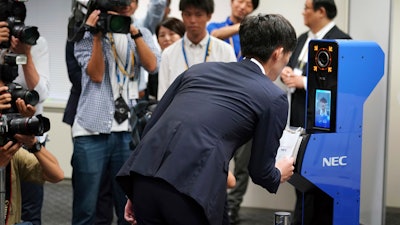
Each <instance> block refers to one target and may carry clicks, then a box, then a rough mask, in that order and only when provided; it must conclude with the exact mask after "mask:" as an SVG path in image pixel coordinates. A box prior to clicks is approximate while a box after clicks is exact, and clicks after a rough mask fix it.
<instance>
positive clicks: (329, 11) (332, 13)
mask: <svg viewBox="0 0 400 225" xmlns="http://www.w3.org/2000/svg"><path fill="white" fill-rule="evenodd" d="M312 2H313V3H312V4H313V7H314V11H315V10H317V9H319V8H325V11H326V15H327V17H328V18H329V19H331V20H332V19H334V18H335V17H336V14H337V8H336V4H335V1H334V0H313V1H312Z"/></svg>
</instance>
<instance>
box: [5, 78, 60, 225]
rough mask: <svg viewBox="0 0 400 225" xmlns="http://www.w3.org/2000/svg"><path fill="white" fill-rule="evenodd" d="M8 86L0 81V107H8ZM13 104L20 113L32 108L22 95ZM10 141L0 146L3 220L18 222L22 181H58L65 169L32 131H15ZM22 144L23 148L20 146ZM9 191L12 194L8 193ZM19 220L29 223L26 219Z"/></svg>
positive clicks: (8, 224) (27, 113)
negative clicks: (3, 205) (3, 178)
mask: <svg viewBox="0 0 400 225" xmlns="http://www.w3.org/2000/svg"><path fill="white" fill-rule="evenodd" d="M7 89H8V87H7V86H4V83H3V82H2V81H0V93H2V94H1V95H0V109H1V110H5V109H9V108H10V107H11V104H10V100H11V99H12V97H11V94H10V93H8V92H7ZM15 104H16V105H17V108H18V110H19V111H20V112H21V115H29V113H32V112H35V108H34V107H33V106H31V105H25V102H24V101H23V100H22V99H17V100H16V102H15ZM14 139H15V140H12V141H8V142H7V143H6V144H4V145H3V146H1V147H0V168H1V169H2V170H5V174H6V176H5V187H6V188H5V189H6V193H5V194H6V198H5V200H6V201H5V202H4V203H3V202H2V203H1V204H5V212H6V217H5V224H6V225H12V224H15V223H21V222H22V220H21V207H22V205H21V186H20V182H21V181H29V182H35V183H38V184H43V183H44V181H50V182H52V183H57V182H59V181H61V180H63V179H64V172H63V171H62V169H61V167H60V166H59V164H58V161H57V159H56V158H55V157H54V156H53V155H52V154H51V153H50V152H49V151H48V150H47V149H46V148H45V147H44V146H43V145H41V144H40V142H39V141H38V139H37V138H36V137H35V136H34V135H33V134H32V135H22V134H15V135H14ZM22 147H23V148H24V149H22ZM11 193H12V195H11ZM22 224H32V223H30V222H27V221H25V222H24V223H22Z"/></svg>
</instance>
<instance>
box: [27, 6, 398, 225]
mask: <svg viewBox="0 0 400 225" xmlns="http://www.w3.org/2000/svg"><path fill="white" fill-rule="evenodd" d="M147 2H148V0H140V9H139V11H138V12H137V13H138V15H139V16H140V15H141V13H143V12H144V11H145V10H146V5H147ZM336 2H337V4H338V8H339V14H338V17H337V18H336V19H335V21H336V23H337V24H338V26H339V27H341V28H342V29H343V30H345V31H347V30H349V31H350V34H351V35H352V36H353V37H354V38H362V39H366V38H368V39H371V38H369V37H375V36H376V37H377V38H376V39H375V38H374V39H373V40H376V41H378V42H379V43H380V44H381V43H383V45H384V46H385V49H386V52H387V53H388V51H387V50H388V45H387V43H385V40H383V41H382V38H384V37H383V35H384V34H385V32H387V30H388V29H387V26H386V23H385V24H384V25H383V26H382V24H380V23H378V21H381V20H382V19H387V18H386V17H385V15H387V14H388V12H389V9H388V7H387V2H388V0H384V1H375V3H374V0H352V1H351V4H352V6H353V7H351V8H352V10H351V11H350V15H351V17H350V19H351V20H353V21H357V23H354V22H353V23H350V26H349V25H348V24H349V23H348V21H349V19H348V16H347V15H348V12H349V10H348V7H347V6H348V4H350V3H349V1H348V0H337V1H336ZM353 2H354V3H353ZM370 2H371V4H372V3H373V4H372V6H371V7H367V8H366V5H368V4H370ZM394 2H396V4H394V9H393V11H397V12H400V8H399V4H400V3H399V1H398V0H395V1H394ZM178 3H179V1H178V0H172V5H171V8H172V12H171V16H176V17H178V18H180V12H179V10H178ZM70 5H71V2H70V1H66V0H41V1H40V2H38V1H34V0H31V1H29V2H28V3H27V6H28V18H27V20H26V24H27V25H36V26H38V27H39V31H40V33H41V34H42V35H43V36H45V37H46V38H47V40H48V42H49V49H50V57H51V77H52V78H51V79H52V80H51V81H52V88H51V92H52V95H51V99H49V100H48V101H47V102H46V107H45V113H46V116H47V117H49V118H50V119H51V123H52V124H51V125H52V127H51V130H50V142H49V143H48V147H49V149H51V151H52V152H53V153H54V154H55V155H56V156H57V158H58V159H59V160H60V163H61V166H62V167H63V169H64V171H65V175H66V177H71V172H72V170H71V166H70V158H71V155H72V144H71V135H70V127H69V126H68V125H66V124H64V123H62V122H61V120H62V113H63V108H64V105H65V99H66V98H67V97H68V90H69V87H70V84H69V81H68V76H67V72H66V67H65V58H64V46H65V40H66V35H67V28H66V25H67V18H68V16H69V15H70ZM215 5H216V7H215V13H214V15H213V18H212V20H213V21H223V20H225V18H226V17H227V16H228V15H229V14H230V0H215ZM303 8H304V1H301V0H300V1H299V0H280V1H276V0H261V1H260V6H259V8H258V9H257V11H256V13H280V14H282V15H284V16H285V17H287V18H288V19H289V21H291V22H292V24H293V26H294V27H295V28H296V31H297V33H298V34H300V33H301V32H304V31H305V30H306V27H305V26H304V25H303V19H302V15H301V12H302V10H303ZM364 8H365V9H364ZM397 14H399V13H397ZM366 15H371V16H366ZM372 15H373V16H372ZM376 15H379V16H376ZM399 16H400V15H396V18H397V21H399V20H400V19H399ZM365 21H368V22H365ZM376 23H378V24H377V25H376ZM399 25H400V23H399V22H397V26H394V25H393V26H392V28H393V31H395V32H396V33H397V34H396V35H395V37H396V40H400V37H399V35H400V31H399V28H398V27H399ZM396 27H397V29H396ZM372 28H373V29H372ZM353 30H354V33H353ZM362 30H364V31H362ZM356 31H357V32H356ZM358 31H360V32H358ZM361 31H362V32H361ZM392 40H393V46H392V49H399V44H397V43H395V41H394V40H395V38H392ZM381 41H382V42H381ZM395 47H396V48H395ZM392 54H393V59H392V62H398V61H399V58H400V57H399V51H397V52H396V51H392ZM396 54H397V55H396ZM395 59H396V60H395ZM392 64H393V65H392V73H393V74H395V73H396V74H398V73H400V68H399V66H400V65H399V64H398V63H392ZM55 78H57V79H55ZM390 79H391V84H392V86H391V88H390V90H391V95H390V104H389V108H390V109H391V110H390V111H389V116H388V124H389V125H390V126H389V127H388V135H387V138H388V164H387V165H388V167H387V179H386V180H387V185H388V186H387V188H386V196H387V197H386V199H387V205H388V206H393V207H400V199H399V198H400V197H399V196H400V195H399V194H398V190H399V188H400V185H399V179H398V178H397V177H396V175H397V173H398V165H399V164H400V156H399V154H400V153H399V151H397V149H398V147H397V146H399V144H400V143H399V140H398V138H396V137H397V136H396V137H395V134H398V133H399V131H400V130H399V129H400V124H399V116H398V115H399V114H400V113H399V110H400V109H399V108H400V107H399V102H400V92H399V84H400V80H399V79H400V78H399V76H390ZM56 80H58V81H56ZM378 89H379V90H378V92H377V93H374V94H373V95H374V96H375V97H373V98H375V101H377V102H372V104H371V103H368V104H369V105H368V108H367V110H368V111H370V114H369V115H368V117H367V118H368V120H371V121H373V122H372V125H373V126H375V125H376V119H374V118H373V117H374V116H376V114H375V113H374V111H375V109H382V110H384V109H385V108H386V105H384V102H385V99H382V97H381V96H382V95H384V94H385V89H386V82H385V81H384V82H383V83H380V84H379V87H378ZM55 93H63V94H55ZM375 104H377V106H378V107H376V106H375ZM371 112H372V114H371ZM377 113H378V116H379V118H380V116H381V113H382V111H381V110H378V111H377ZM382 118H385V116H383V117H382ZM382 123H384V121H382ZM376 127H378V128H379V129H382V127H381V124H378V125H377V126H376ZM369 128H370V129H372V130H373V129H374V128H375V127H373V128H371V126H370V127H369ZM384 138H385V132H384V131H383V132H381V134H379V141H378V143H372V144H371V145H372V146H375V144H377V145H379V146H378V147H377V148H376V149H378V150H379V151H384V149H382V146H381V144H382V142H384V140H383V139H384ZM383 146H384V143H383ZM382 154H383V153H382ZM379 182H380V185H383V182H384V181H383V180H380V181H379ZM367 194H369V193H367ZM294 201H295V196H294V191H293V187H292V186H291V185H289V184H283V185H282V186H281V187H280V189H279V190H278V193H277V194H276V195H271V194H268V192H267V191H265V190H263V189H261V188H260V187H258V186H255V185H253V184H251V185H250V186H249V189H248V192H247V193H246V195H245V198H244V202H243V206H251V207H263V208H272V209H286V210H292V208H293V205H294ZM372 224H379V223H372Z"/></svg>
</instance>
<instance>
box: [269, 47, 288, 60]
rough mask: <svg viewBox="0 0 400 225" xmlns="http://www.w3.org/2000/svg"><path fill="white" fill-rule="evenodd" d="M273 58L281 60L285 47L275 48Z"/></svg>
mask: <svg viewBox="0 0 400 225" xmlns="http://www.w3.org/2000/svg"><path fill="white" fill-rule="evenodd" d="M272 55H273V59H274V60H275V61H277V60H279V59H280V58H281V57H283V56H284V55H285V52H284V51H283V47H279V48H277V49H275V51H274V52H273V53H272Z"/></svg>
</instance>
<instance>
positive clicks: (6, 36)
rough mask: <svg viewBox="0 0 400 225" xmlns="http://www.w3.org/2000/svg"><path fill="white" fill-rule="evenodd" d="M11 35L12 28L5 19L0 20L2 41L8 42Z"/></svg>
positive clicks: (0, 40)
mask: <svg viewBox="0 0 400 225" xmlns="http://www.w3.org/2000/svg"><path fill="white" fill-rule="evenodd" d="M9 37H10V29H8V24H7V22H5V21H1V22H0V43H3V42H7V41H8V40H9Z"/></svg>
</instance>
